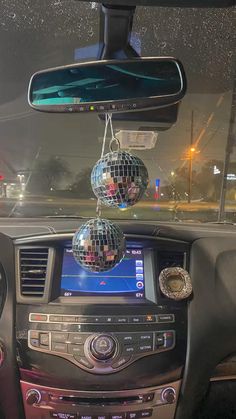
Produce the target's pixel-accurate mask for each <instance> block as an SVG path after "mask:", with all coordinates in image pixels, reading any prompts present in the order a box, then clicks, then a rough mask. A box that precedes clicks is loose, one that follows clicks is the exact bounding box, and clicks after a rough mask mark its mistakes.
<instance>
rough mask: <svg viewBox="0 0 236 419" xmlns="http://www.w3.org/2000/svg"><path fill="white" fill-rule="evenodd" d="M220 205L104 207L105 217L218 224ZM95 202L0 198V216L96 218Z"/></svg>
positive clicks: (234, 214)
mask: <svg viewBox="0 0 236 419" xmlns="http://www.w3.org/2000/svg"><path fill="white" fill-rule="evenodd" d="M218 206H219V204H218V203H215V202H214V203H212V202H192V203H190V204H188V203H187V202H174V201H169V202H163V201H162V202H158V201H141V202H139V203H137V204H136V205H135V206H133V207H131V208H129V209H127V210H118V209H111V208H107V207H103V210H102V216H103V217H104V218H106V217H107V218H114V219H116V218H119V219H148V220H160V221H170V220H180V221H181V220H188V221H200V222H206V221H209V222H211V221H217V212H218ZM226 210H227V213H228V217H227V219H228V220H229V221H233V222H236V203H235V204H234V203H232V204H230V205H227V206H226ZM95 214H96V200H93V199H68V198H66V199H65V198H59V197H48V196H40V197H36V196H35V197H27V198H25V199H22V200H16V199H5V198H1V199H0V217H40V216H42V217H46V216H60V215H61V216H62V215H79V216H84V217H94V216H95Z"/></svg>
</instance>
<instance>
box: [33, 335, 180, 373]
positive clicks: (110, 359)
mask: <svg viewBox="0 0 236 419" xmlns="http://www.w3.org/2000/svg"><path fill="white" fill-rule="evenodd" d="M28 346H29V347H30V348H31V349H34V350H39V351H43V352H48V353H52V354H55V355H59V356H62V357H64V358H67V359H69V360H70V361H71V362H74V363H75V364H77V365H79V366H80V367H81V368H83V369H86V370H89V371H90V372H94V373H100V374H107V373H112V372H116V371H117V370H119V369H122V368H124V367H125V366H127V365H128V364H130V363H132V362H133V361H135V360H136V359H138V358H141V357H143V356H146V355H150V354H153V353H158V352H163V351H168V350H170V349H173V348H174V346H175V331H174V330H165V331H155V332H141V333H138V332H130V333H109V334H103V333H101V334H99V333H98V334H88V333H66V332H52V331H50V332H49V331H37V330H29V334H28Z"/></svg>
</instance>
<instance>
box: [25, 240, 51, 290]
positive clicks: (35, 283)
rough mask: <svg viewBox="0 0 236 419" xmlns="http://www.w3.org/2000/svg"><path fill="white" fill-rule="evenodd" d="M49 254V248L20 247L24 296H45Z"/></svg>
mask: <svg viewBox="0 0 236 419" xmlns="http://www.w3.org/2000/svg"><path fill="white" fill-rule="evenodd" d="M48 255H49V249H48V248H27V249H26V248H24V249H20V288H21V295H22V296H24V297H39V298H42V297H43V295H44V289H45V283H46V276H47V266H48Z"/></svg>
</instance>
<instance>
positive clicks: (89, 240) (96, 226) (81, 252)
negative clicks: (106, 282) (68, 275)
mask: <svg viewBox="0 0 236 419" xmlns="http://www.w3.org/2000/svg"><path fill="white" fill-rule="evenodd" d="M72 249H73V255H74V258H75V260H76V262H77V263H79V264H80V265H81V266H82V267H83V268H84V269H86V270H89V271H92V272H105V271H109V270H111V269H112V268H114V267H115V266H116V265H118V263H120V262H121V260H122V259H123V257H124V254H125V237H124V234H123V232H122V230H121V229H120V227H119V226H117V225H116V224H113V223H111V222H110V221H108V220H102V219H100V218H94V219H92V220H89V221H88V222H87V223H85V224H83V225H82V226H81V227H80V228H79V230H78V231H76V233H75V235H74V237H73V241H72Z"/></svg>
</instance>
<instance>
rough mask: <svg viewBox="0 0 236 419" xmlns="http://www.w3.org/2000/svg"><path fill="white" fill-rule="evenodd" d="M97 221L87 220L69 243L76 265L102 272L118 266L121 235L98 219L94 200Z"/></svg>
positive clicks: (121, 252) (108, 118)
mask: <svg viewBox="0 0 236 419" xmlns="http://www.w3.org/2000/svg"><path fill="white" fill-rule="evenodd" d="M109 123H110V126H111V132H112V138H113V137H114V135H113V129H112V123H111V115H106V124H105V132H104V137H103V145H102V153H101V159H102V157H103V155H104V150H105V142H106V136H107V128H108V125H109ZM96 212H97V215H98V218H94V219H92V220H89V221H87V223H85V224H83V225H82V226H81V227H80V228H79V230H77V231H76V233H75V234H74V237H73V240H72V250H73V255H74V258H75V260H76V262H77V263H79V264H80V265H81V266H82V267H83V268H84V269H86V270H88V271H91V272H106V271H110V270H111V269H113V268H114V267H115V266H116V265H118V264H119V263H120V262H121V261H122V259H123V257H124V255H125V246H126V245H125V236H124V234H123V232H122V230H121V229H120V227H119V226H118V225H116V224H114V223H112V222H111V221H108V220H103V219H101V218H100V217H101V201H100V199H99V198H98V201H97V211H96Z"/></svg>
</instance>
